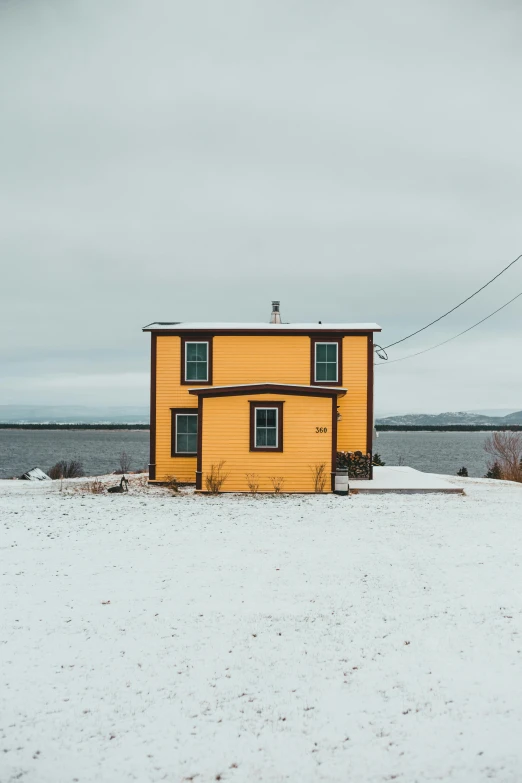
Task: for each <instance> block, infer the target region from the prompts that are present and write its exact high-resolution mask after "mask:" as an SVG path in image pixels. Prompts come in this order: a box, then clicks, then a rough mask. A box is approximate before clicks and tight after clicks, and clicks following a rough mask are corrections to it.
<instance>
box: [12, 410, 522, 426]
mask: <svg viewBox="0 0 522 783" xmlns="http://www.w3.org/2000/svg"><path fill="white" fill-rule="evenodd" d="M148 423H149V408H148V406H146V405H135V406H130V405H123V406H115V405H113V406H109V407H107V406H105V407H102V406H94V405H92V406H90V405H0V424H148ZM375 423H376V424H380V425H388V426H391V427H400V426H403V427H448V426H452V425H455V426H458V425H461V426H463V425H468V426H480V425H483V426H489V427H491V426H499V427H502V426H503V427H506V426H511V425H522V410H521V411H516V412H514V413H508V414H507V415H506V416H486V415H484V414H483V413H477V412H474V411H459V412H457V413H451V412H449V413H436V414H432V413H407V414H405V415H403V416H384V417H380V418H377V419H376V422H375Z"/></svg>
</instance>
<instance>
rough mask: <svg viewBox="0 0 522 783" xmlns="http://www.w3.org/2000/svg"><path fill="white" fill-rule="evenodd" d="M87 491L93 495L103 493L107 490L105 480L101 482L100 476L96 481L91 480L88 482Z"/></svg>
mask: <svg viewBox="0 0 522 783" xmlns="http://www.w3.org/2000/svg"><path fill="white" fill-rule="evenodd" d="M87 492H90V493H91V494H92V495H102V494H103V493H104V492H105V487H104V486H103V482H101V481H100V479H99V478H98V477H96V478H95V479H94V481H89V483H88V484H87Z"/></svg>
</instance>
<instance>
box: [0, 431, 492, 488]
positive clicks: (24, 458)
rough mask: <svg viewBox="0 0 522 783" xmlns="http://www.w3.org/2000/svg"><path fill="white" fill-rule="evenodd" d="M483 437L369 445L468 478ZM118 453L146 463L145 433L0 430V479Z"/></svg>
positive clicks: (137, 464)
mask: <svg viewBox="0 0 522 783" xmlns="http://www.w3.org/2000/svg"><path fill="white" fill-rule="evenodd" d="M487 435H488V433H486V432H380V433H379V437H378V439H377V441H376V444H375V451H377V452H379V454H380V455H381V457H382V458H383V460H384V461H385V462H386V463H387V464H388V465H399V464H403V465H409V466H410V467H412V468H418V469H419V470H425V471H428V472H432V473H449V474H455V473H456V472H457V470H458V469H459V468H460V467H462V466H463V465H465V466H466V467H467V469H468V471H469V475H470V476H483V475H484V473H485V472H486V462H487V455H486V453H485V452H484V449H483V446H484V441H485V439H486V437H487ZM122 451H126V452H127V454H129V455H130V458H131V470H139V469H143V468H145V466H146V465H147V464H148V461H149V433H148V432H147V431H144V430H138V431H130V430H127V431H125V430H123V431H122V430H113V431H105V430H76V431H71V430H41V431H35V430H0V478H8V477H9V476H19V475H20V474H21V473H23V472H24V471H26V470H28V469H29V468H33V467H39V468H42V470H48V469H49V468H50V467H51V465H54V463H55V462H58V460H60V459H73V458H78V459H80V460H81V462H83V465H84V468H85V472H86V473H87V475H89V476H96V475H102V474H104V473H110V472H111V471H112V470H116V469H117V468H118V459H119V455H120V453H121V452H122Z"/></svg>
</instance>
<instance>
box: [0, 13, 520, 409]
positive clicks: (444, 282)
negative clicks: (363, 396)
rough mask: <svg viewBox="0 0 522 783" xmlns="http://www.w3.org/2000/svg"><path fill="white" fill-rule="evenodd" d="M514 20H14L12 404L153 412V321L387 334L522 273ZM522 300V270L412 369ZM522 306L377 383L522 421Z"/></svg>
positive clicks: (3, 155) (4, 253)
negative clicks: (348, 328)
mask: <svg viewBox="0 0 522 783" xmlns="http://www.w3.org/2000/svg"><path fill="white" fill-rule="evenodd" d="M521 26H522V6H521V5H520V3H518V2H516V0H495V2H493V0H489V1H486V0H473V2H461V0H447V1H446V2H445V1H444V0H437V2H433V1H432V0H429V1H428V0H426V1H425V2H423V1H422V0H412V1H411V2H406V0H395V2H393V3H392V2H389V0H378V2H377V1H375V0H357V1H356V2H350V1H349V0H342V1H341V0H331V1H330V0H328V1H327V2H325V0H257V1H255V2H254V1H253V0H237V1H234V0H221V2H215V0H211V1H209V2H199V1H198V0H190V2H187V0H179V1H178V0H134V1H133V0H125V1H123V0H121V1H120V0H0V216H1V217H0V263H1V276H0V327H1V331H2V340H1V341H0V369H1V384H0V403H37V402H42V403H63V404H108V405H109V404H110V405H114V404H122V405H134V404H140V403H143V404H146V403H147V402H148V391H147V386H148V351H149V338H148V336H147V335H144V334H142V333H141V331H140V329H141V327H142V326H143V325H144V324H147V323H149V322H150V321H155V320H176V321H182V320H193V321H194V320H198V321H205V320H224V321H229V320H237V321H244V320H247V321H265V320H268V318H269V315H270V302H271V300H272V299H273V298H278V299H280V300H281V310H282V315H283V319H284V320H286V321H307V320H311V321H317V320H322V321H332V322H333V321H377V322H378V323H380V324H381V325H382V327H383V334H382V335H381V338H380V341H381V342H382V343H383V344H387V343H390V342H393V341H394V340H396V339H399V338H400V337H402V336H404V335H405V334H407V333H408V332H410V331H413V330H414V329H416V328H418V327H420V326H422V325H423V324H424V323H426V322H427V321H429V320H432V319H433V318H435V317H437V316H438V315H439V314H441V313H442V312H444V311H445V310H447V309H448V308H449V307H451V306H453V305H454V304H456V303H457V302H458V301H460V300H461V299H463V298H464V297H465V296H467V295H468V294H469V293H471V292H472V291H473V290H475V289H476V288H478V287H479V286H480V285H481V284H482V283H484V282H485V281H486V280H487V279H488V278H489V277H491V276H493V274H495V273H496V272H497V271H499V270H500V269H501V268H502V267H503V266H505V265H506V264H507V263H508V262H509V261H510V260H512V259H513V258H515V257H516V256H517V255H518V254H519V253H520V252H522V231H521V227H522V220H521V218H522V188H521V185H522V158H521V150H522V144H521V139H522V104H521V99H520V86H521V83H522V49H521V47H520V35H521ZM519 291H522V261H521V262H520V263H519V264H518V265H515V266H514V267H513V269H512V270H510V271H509V272H508V273H506V274H505V275H504V276H503V277H502V278H501V279H500V280H499V281H497V282H496V283H495V284H493V285H492V286H491V287H489V288H488V289H487V290H486V291H485V292H484V293H482V294H480V295H479V296H478V297H476V298H475V299H474V300H473V301H472V302H471V303H469V304H468V305H466V306H464V307H462V308H461V309H460V310H458V311H457V312H456V313H455V314H453V315H452V316H451V317H449V318H447V319H445V320H444V321H443V322H441V324H438V325H437V327H434V328H432V329H429V330H427V331H426V332H424V333H423V334H422V335H419V336H418V337H416V338H414V339H412V340H409V341H407V342H406V343H404V344H403V345H400V346H397V348H396V349H392V350H391V351H390V359H391V358H398V357H399V356H404V355H406V354H408V353H413V352H415V351H416V350H421V349H422V348H425V347H428V346H430V345H433V344H435V343H437V342H439V341H441V340H443V339H445V338H447V337H450V336H451V335H452V334H455V333H456V332H458V331H461V330H462V329H465V328H466V327H467V326H469V325H471V324H472V323H474V322H475V321H477V320H479V319H480V318H481V317H483V316H484V315H487V314H488V313H489V312H491V311H492V310H494V309H495V308H496V307H498V306H500V305H501V304H503V303H504V302H505V301H507V300H508V299H509V298H510V297H511V296H514V295H515V294H516V293H518V292H519ZM521 315H522V298H521V299H520V300H518V301H517V302H515V303H514V304H513V305H511V307H509V308H507V309H506V310H504V311H503V312H502V313H499V315H498V316H496V317H495V318H492V319H491V320H490V321H488V322H487V323H485V324H484V325H483V326H481V327H479V328H478V329H476V330H474V331H473V332H471V333H470V334H469V335H466V336H465V337H463V338H461V339H459V340H456V341H455V342H453V343H451V344H450V345H448V346H445V347H443V348H440V349H438V350H437V351H433V352H431V353H428V354H426V355H425V356H421V357H418V358H415V359H412V360H410V361H405V362H398V363H396V364H390V365H389V366H388V367H379V368H377V370H376V377H377V386H376V393H377V409H378V411H379V412H381V413H386V412H410V411H427V412H439V411H443V410H461V409H477V408H503V407H505V408H518V409H520V408H522V395H521V392H520V390H521V385H522V361H521V360H520V353H521V350H520V349H521V339H520V336H521V328H520V325H521Z"/></svg>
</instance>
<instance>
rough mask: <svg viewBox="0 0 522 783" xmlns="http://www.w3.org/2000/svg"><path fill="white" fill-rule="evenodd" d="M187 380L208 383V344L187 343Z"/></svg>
mask: <svg viewBox="0 0 522 783" xmlns="http://www.w3.org/2000/svg"><path fill="white" fill-rule="evenodd" d="M185 380H186V381H208V342H201V343H199V342H188V341H187V342H186V343H185Z"/></svg>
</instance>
